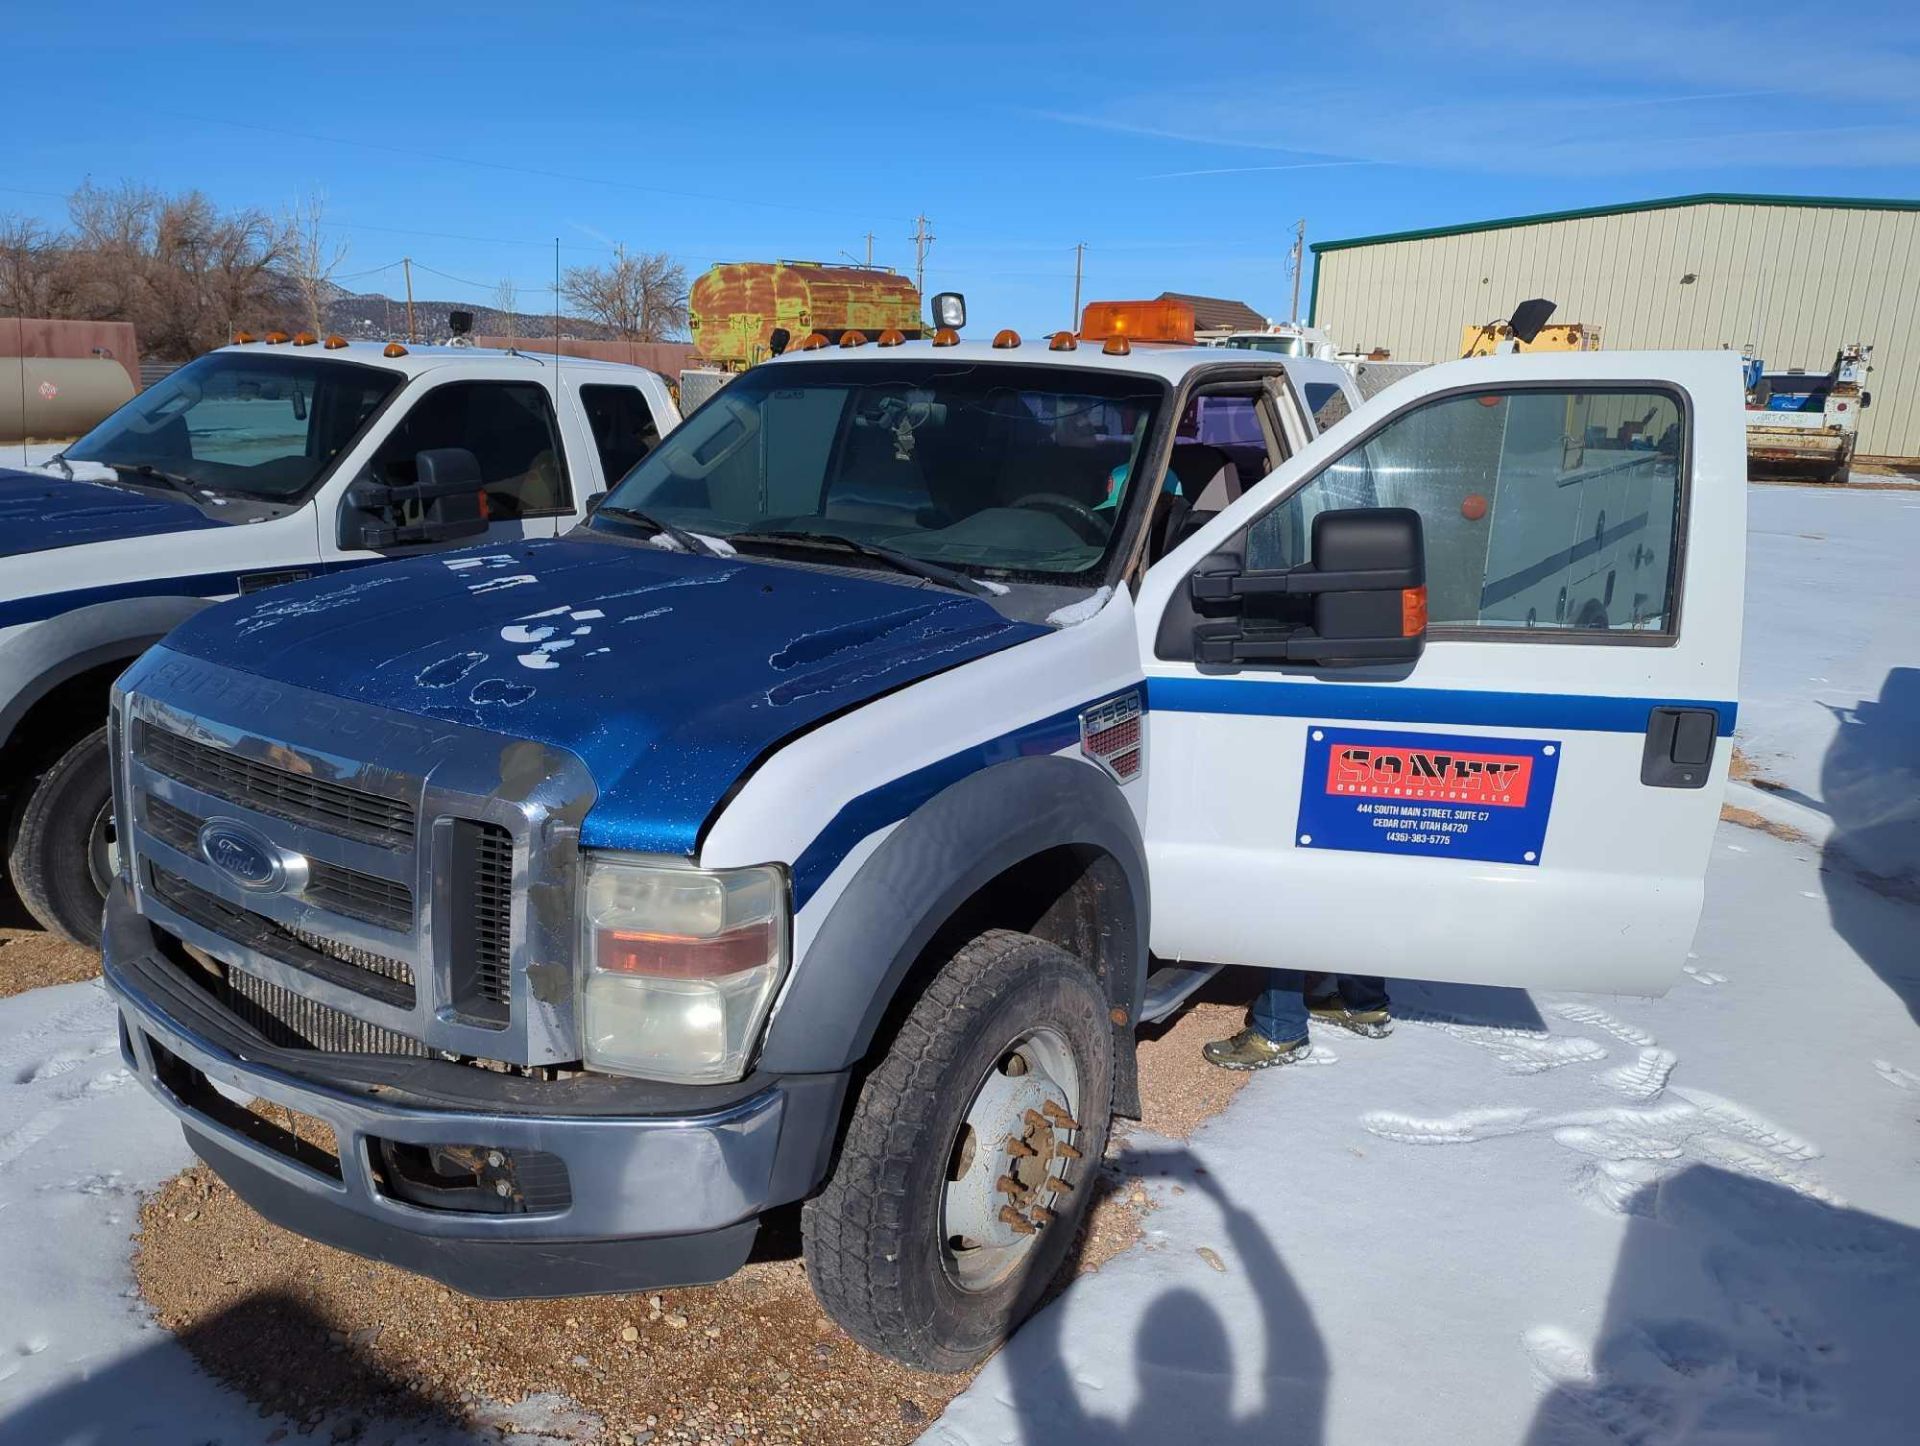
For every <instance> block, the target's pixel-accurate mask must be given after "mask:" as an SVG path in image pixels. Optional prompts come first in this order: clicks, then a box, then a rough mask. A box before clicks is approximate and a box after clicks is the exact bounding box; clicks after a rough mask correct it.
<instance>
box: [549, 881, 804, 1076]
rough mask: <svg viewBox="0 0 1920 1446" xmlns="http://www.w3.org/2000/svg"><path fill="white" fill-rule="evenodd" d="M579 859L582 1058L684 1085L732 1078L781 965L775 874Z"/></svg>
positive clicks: (779, 893) (783, 941)
mask: <svg viewBox="0 0 1920 1446" xmlns="http://www.w3.org/2000/svg"><path fill="white" fill-rule="evenodd" d="M585 862H586V867H585V870H584V881H583V883H582V897H581V908H580V917H581V921H582V936H581V941H580V942H581V952H582V957H583V959H584V960H585V965H586V967H585V968H584V969H583V970H582V971H581V980H582V982H581V986H580V1029H581V1040H582V1044H581V1050H582V1059H583V1061H584V1062H585V1063H586V1064H587V1065H588V1066H589V1067H590V1068H593V1069H604V1070H612V1071H615V1072H617V1073H620V1074H632V1075H644V1076H646V1077H647V1078H649V1079H661V1080H677V1081H682V1082H685V1083H689V1084H721V1083H724V1082H726V1081H729V1080H737V1079H739V1078H740V1077H741V1076H742V1075H744V1074H745V1073H746V1072H747V1062H748V1059H749V1058H750V1057H751V1056H752V1054H753V1048H754V1044H755V1043H756V1042H757V1041H758V1039H759V1037H760V1029H761V1026H762V1025H764V1024H765V1023H766V1019H767V1011H768V1010H769V1009H770V1008H771V1007H772V1005H773V995H774V991H775V990H776V989H778V988H779V986H780V978H781V975H782V974H784V973H785V972H786V967H787V881H786V876H785V874H784V873H783V872H782V871H781V870H780V869H778V868H774V867H772V866H762V867H758V868H750V869H719V870H712V871H709V870H706V869H696V868H692V867H690V866H688V865H685V864H680V863H676V862H674V861H671V860H643V859H639V858H635V857H631V856H622V855H619V854H607V853H592V852H589V853H588V854H587V855H586V856H585Z"/></svg>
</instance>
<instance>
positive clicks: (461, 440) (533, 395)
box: [373, 382, 572, 522]
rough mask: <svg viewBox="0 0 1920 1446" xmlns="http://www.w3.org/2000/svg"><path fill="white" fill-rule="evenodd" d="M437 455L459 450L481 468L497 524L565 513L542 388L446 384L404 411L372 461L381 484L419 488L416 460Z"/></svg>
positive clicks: (560, 457) (560, 461)
mask: <svg viewBox="0 0 1920 1446" xmlns="http://www.w3.org/2000/svg"><path fill="white" fill-rule="evenodd" d="M436 447H465V448H466V449H467V450H468V451H469V452H471V453H473V455H474V459H475V460H476V461H477V462H479V464H480V478H481V481H482V482H483V484H484V490H485V491H486V494H487V506H488V511H489V513H490V515H491V516H492V518H493V520H494V521H495V522H507V521H512V520H513V519H515V518H519V517H539V516H543V515H549V514H552V513H555V512H565V511H567V510H569V509H570V507H571V506H572V494H571V493H570V492H569V491H568V489H567V464H566V454H565V453H564V451H563V450H562V449H561V446H560V432H559V428H558V427H556V426H555V425H554V420H553V405H552V403H551V402H550V401H549V400H548V399H547V392H546V388H544V387H542V386H539V385H537V384H535V383H533V382H449V383H447V384H446V385H445V386H439V387H435V388H434V389H433V390H432V391H430V392H428V393H427V394H426V395H425V396H423V397H421V398H420V400H419V401H417V402H415V403H414V404H413V406H412V407H411V408H410V409H409V410H408V411H407V414H406V415H405V416H404V417H402V418H401V419H400V422H399V424H398V425H397V426H395V427H394V429H393V431H392V433H391V434H389V436H388V437H387V440H386V441H384V442H382V443H381V444H380V450H379V451H378V452H376V453H375V454H374V458H373V471H374V475H375V476H376V477H378V478H379V479H380V480H381V481H383V482H392V483H408V482H414V481H417V480H418V477H417V475H416V469H415V467H414V460H413V459H414V456H415V455H416V454H417V453H420V452H426V451H430V450H432V449H433V448H436Z"/></svg>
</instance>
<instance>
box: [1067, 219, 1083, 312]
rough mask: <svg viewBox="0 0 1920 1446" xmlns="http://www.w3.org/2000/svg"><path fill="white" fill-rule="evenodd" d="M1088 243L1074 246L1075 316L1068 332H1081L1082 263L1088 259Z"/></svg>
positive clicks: (1075, 243)
mask: <svg viewBox="0 0 1920 1446" xmlns="http://www.w3.org/2000/svg"><path fill="white" fill-rule="evenodd" d="M1086 255H1087V243H1086V242H1084V241H1076V242H1074V245H1073V316H1072V317H1071V318H1070V319H1069V321H1068V324H1067V330H1068V331H1078V330H1080V263H1081V262H1082V261H1084V260H1085V259H1086Z"/></svg>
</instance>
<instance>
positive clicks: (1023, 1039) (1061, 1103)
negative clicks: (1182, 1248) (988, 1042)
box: [940, 1028, 1086, 1291]
mask: <svg viewBox="0 0 1920 1446" xmlns="http://www.w3.org/2000/svg"><path fill="white" fill-rule="evenodd" d="M1084 1123H1085V1122H1084V1121H1082V1120H1081V1119H1080V1071H1079V1069H1078V1067H1077V1066H1076V1065H1075V1064H1074V1059H1073V1051H1072V1049H1071V1048H1070V1047H1069V1046H1068V1044H1067V1041H1066V1039H1065V1038H1064V1037H1063V1036H1062V1035H1060V1034H1059V1033H1058V1032H1057V1031H1055V1030H1052V1029H1045V1028H1042V1029H1032V1030H1028V1031H1026V1032H1025V1033H1023V1034H1021V1035H1019V1036H1018V1037H1017V1038H1015V1039H1014V1040H1013V1041H1012V1042H1011V1043H1009V1044H1008V1045H1007V1047H1006V1048H1005V1049H1003V1050H1002V1051H1000V1054H999V1056H998V1057H997V1058H996V1059H995V1061H994V1064H993V1067H992V1068H991V1069H989V1070H988V1071H987V1074H986V1077H985V1078H984V1079H982V1080H981V1081H980V1083H979V1085H978V1086H976V1087H975V1089H974V1093H973V1100H972V1102H971V1103H970V1104H969V1105H968V1106H967V1113H966V1117H965V1119H964V1120H963V1121H962V1122H961V1125H960V1129H959V1130H958V1132H956V1134H955V1136H954V1138H953V1139H952V1140H951V1141H950V1142H949V1144H948V1149H947V1182H946V1187H945V1189H944V1191H943V1192H942V1196H941V1204H940V1243H941V1259H942V1263H943V1264H944V1265H945V1267H946V1271H947V1275H948V1277H949V1278H950V1279H951V1280H952V1281H953V1282H954V1283H955V1284H956V1285H958V1286H959V1287H960V1288H961V1289H962V1290H968V1291H983V1290H991V1289H993V1288H994V1287H995V1286H997V1285H999V1284H1000V1283H1001V1282H1002V1281H1004V1280H1005V1279H1006V1278H1007V1277H1008V1276H1009V1275H1010V1274H1011V1273H1012V1272H1013V1271H1014V1270H1016V1269H1017V1268H1018V1267H1019V1266H1020V1265H1021V1264H1022V1263H1023V1262H1024V1261H1025V1260H1026V1258H1027V1256H1028V1255H1029V1254H1030V1253H1031V1252H1032V1250H1033V1247H1034V1246H1035V1244H1037V1243H1038V1242H1039V1240H1040V1239H1041V1237H1042V1236H1044V1235H1045V1234H1046V1232H1047V1231H1048V1230H1050V1229H1053V1228H1055V1224H1056V1218H1055V1217H1056V1215H1062V1216H1063V1215H1065V1214H1066V1212H1067V1208H1068V1207H1067V1200H1068V1197H1069V1193H1070V1191H1071V1190H1072V1189H1074V1188H1078V1186H1079V1181H1080V1178H1081V1177H1082V1176H1083V1175H1084V1174H1085V1169H1086V1167H1085V1162H1084V1161H1082V1160H1081V1158H1080V1154H1081V1151H1080V1144H1079V1142H1080V1139H1081V1138H1082V1137H1083V1136H1084V1134H1085V1129H1084V1128H1083V1126H1084Z"/></svg>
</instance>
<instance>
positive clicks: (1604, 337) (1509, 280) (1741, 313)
mask: <svg viewBox="0 0 1920 1446" xmlns="http://www.w3.org/2000/svg"><path fill="white" fill-rule="evenodd" d="M1314 250H1315V266H1316V272H1315V277H1314V291H1313V296H1314V305H1313V310H1312V317H1313V320H1314V321H1315V322H1316V323H1317V324H1319V325H1321V326H1325V327H1328V328H1330V329H1331V330H1332V333H1333V338H1334V341H1335V343H1336V344H1337V345H1338V346H1339V347H1340V348H1341V349H1342V350H1347V349H1349V348H1354V347H1359V348H1367V347H1372V346H1384V347H1387V348H1388V349H1389V350H1391V351H1392V353H1393V357H1394V360H1396V361H1441V360H1445V359H1447V358H1449V357H1454V356H1458V355H1459V353H1460V331H1461V328H1462V327H1463V326H1468V325H1478V324H1480V323H1482V322H1487V321H1493V320H1496V319H1499V318H1502V317H1505V316H1506V315H1507V314H1508V313H1510V312H1511V311H1512V310H1513V307H1514V305H1515V304H1516V303H1518V302H1520V301H1523V300H1525V299H1526V298H1528V297H1532V296H1545V297H1549V298H1551V299H1552V300H1554V301H1556V302H1558V303H1559V310H1558V311H1556V312H1555V313H1554V318H1553V319H1554V320H1555V321H1556V322H1570V321H1579V322H1587V323H1590V324H1592V325H1595V326H1598V327H1599V328H1600V329H1601V345H1602V346H1603V347H1604V348H1605V349H1606V350H1608V351H1625V350H1630V349H1644V348H1665V347H1682V348H1696V347H1700V348H1709V349H1717V348H1720V347H1731V348H1732V349H1734V350H1735V351H1738V350H1741V349H1742V348H1743V347H1746V346H1748V345H1752V346H1753V347H1754V348H1756V354H1757V355H1759V356H1761V357H1764V358H1765V359H1766V362H1767V366H1768V368H1769V369H1773V370H1785V369H1786V368H1787V367H1790V366H1798V367H1805V368H1806V369H1807V370H1808V371H1825V370H1826V369H1827V367H1828V366H1830V365H1831V364H1832V362H1833V354H1834V352H1835V351H1837V350H1838V349H1839V348H1840V347H1841V346H1843V345H1845V344H1847V343H1848V342H1853V341H1860V342H1865V343H1870V344H1871V345H1872V346H1873V348H1874V352H1873V372H1872V374H1871V375H1870V377H1869V379H1868V389H1869V390H1870V391H1871V392H1872V393H1873V405H1872V406H1871V407H1869V408H1868V409H1867V411H1866V412H1865V413H1864V414H1863V415H1862V418H1861V428H1860V451H1861V453H1862V454H1864V455H1878V456H1897V457H1920V330H1917V327H1920V202H1913V203H1882V205H1881V206H1878V207H1873V206H1864V205H1848V204H1846V203H1845V202H1834V203H1831V204H1826V203H1819V202H1804V203H1792V204H1781V203H1779V202H1773V203H1766V202H1758V201H1744V200H1710V201H1691V202H1682V203H1678V204H1657V205H1655V206H1653V207H1650V208H1648V209H1635V210H1624V209H1623V210H1620V211H1617V212H1613V213H1606V212H1604V211H1603V212H1601V213H1589V214H1586V215H1581V216H1577V217H1569V218H1566V219H1561V220H1543V221H1534V222H1527V223H1523V224H1512V223H1504V224H1495V225H1492V226H1489V227H1486V228H1480V229H1461V230H1459V231H1457V232H1456V233H1455V234H1450V235H1434V234H1427V235H1422V234H1420V233H1409V234H1407V235H1406V236H1404V237H1381V238H1379V239H1377V240H1362V241H1360V242H1359V243H1346V242H1324V243H1322V244H1321V245H1320V246H1317V247H1315V248H1314ZM1688 276H1692V277H1693V278H1694V279H1693V280H1692V281H1687V280H1685V278H1686V277H1688Z"/></svg>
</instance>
